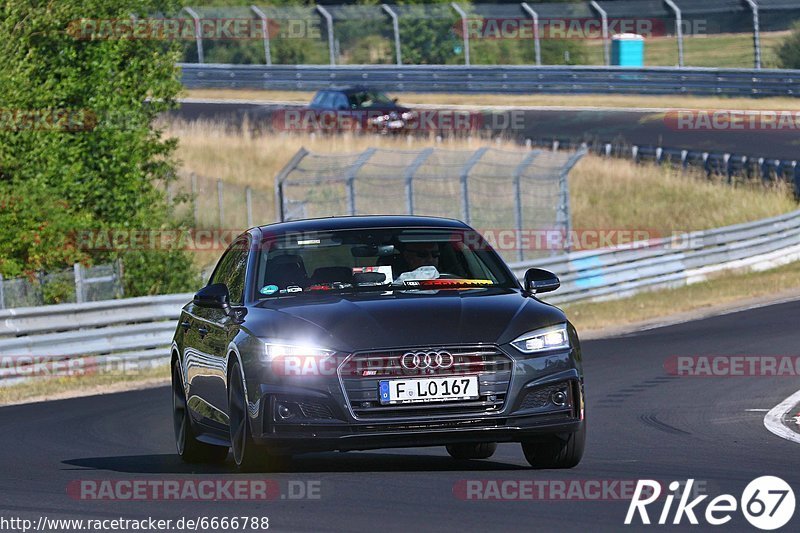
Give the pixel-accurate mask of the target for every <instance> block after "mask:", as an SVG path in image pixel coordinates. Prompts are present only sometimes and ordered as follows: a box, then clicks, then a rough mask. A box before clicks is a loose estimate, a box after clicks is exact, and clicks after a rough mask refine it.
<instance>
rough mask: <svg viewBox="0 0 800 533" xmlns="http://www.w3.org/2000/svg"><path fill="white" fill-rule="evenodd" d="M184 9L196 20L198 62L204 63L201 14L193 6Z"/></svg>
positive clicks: (195, 35) (195, 36)
mask: <svg viewBox="0 0 800 533" xmlns="http://www.w3.org/2000/svg"><path fill="white" fill-rule="evenodd" d="M183 11H186V12H187V13H188V14H189V16H190V17H192V19H193V20H194V40H195V42H196V43H197V62H198V63H203V62H204V61H203V34H202V32H201V31H200V15H198V14H197V12H195V10H194V9H192V8H191V7H184V8H183Z"/></svg>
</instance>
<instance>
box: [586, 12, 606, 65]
mask: <svg viewBox="0 0 800 533" xmlns="http://www.w3.org/2000/svg"><path fill="white" fill-rule="evenodd" d="M589 3H590V4H591V5H592V7H593V8H594V10H595V11H597V12H598V13H599V14H600V20H601V21H602V22H603V59H605V62H606V66H608V65H610V64H611V52H610V46H611V45H610V43H609V40H608V14H607V13H606V11H605V9H603V8H602V7H600V4H598V3H597V2H595V0H592V1H591V2H589Z"/></svg>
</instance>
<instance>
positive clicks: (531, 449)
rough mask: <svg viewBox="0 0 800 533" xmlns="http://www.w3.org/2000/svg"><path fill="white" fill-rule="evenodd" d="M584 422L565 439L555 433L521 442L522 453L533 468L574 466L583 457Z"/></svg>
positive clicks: (584, 442) (584, 441) (584, 440)
mask: <svg viewBox="0 0 800 533" xmlns="http://www.w3.org/2000/svg"><path fill="white" fill-rule="evenodd" d="M585 445H586V422H584V423H583V424H582V425H581V428H580V429H579V430H578V431H576V432H575V433H570V434H569V435H568V436H567V437H566V439H564V438H561V437H559V436H556V435H552V436H550V437H546V438H543V439H542V440H531V441H526V442H523V443H522V453H524V454H525V459H527V460H528V463H530V465H531V466H532V467H533V468H574V467H576V466H578V463H580V462H581V458H583V450H584V447H585Z"/></svg>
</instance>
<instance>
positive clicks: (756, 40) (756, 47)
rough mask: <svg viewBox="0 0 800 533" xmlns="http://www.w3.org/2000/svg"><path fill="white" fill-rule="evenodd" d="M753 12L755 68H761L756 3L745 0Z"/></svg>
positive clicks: (759, 33)
mask: <svg viewBox="0 0 800 533" xmlns="http://www.w3.org/2000/svg"><path fill="white" fill-rule="evenodd" d="M745 1H746V2H747V4H748V5H749V6H750V10H751V11H752V12H753V48H754V51H755V58H754V62H755V68H761V28H760V24H759V22H758V4H757V3H756V2H755V0H745Z"/></svg>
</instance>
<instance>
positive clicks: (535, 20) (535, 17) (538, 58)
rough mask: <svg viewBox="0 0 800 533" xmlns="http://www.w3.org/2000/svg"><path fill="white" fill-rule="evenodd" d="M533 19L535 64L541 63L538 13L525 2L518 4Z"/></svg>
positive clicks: (539, 64)
mask: <svg viewBox="0 0 800 533" xmlns="http://www.w3.org/2000/svg"><path fill="white" fill-rule="evenodd" d="M520 5H521V6H522V9H524V10H525V11H526V12H527V13H528V15H530V16H531V18H532V19H533V53H534V55H535V56H536V66H537V67H539V66H541V65H542V44H541V42H540V41H539V14H538V13H537V12H536V11H534V10H533V8H532V7H531V6H529V5H528V3H527V2H522V4H520Z"/></svg>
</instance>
